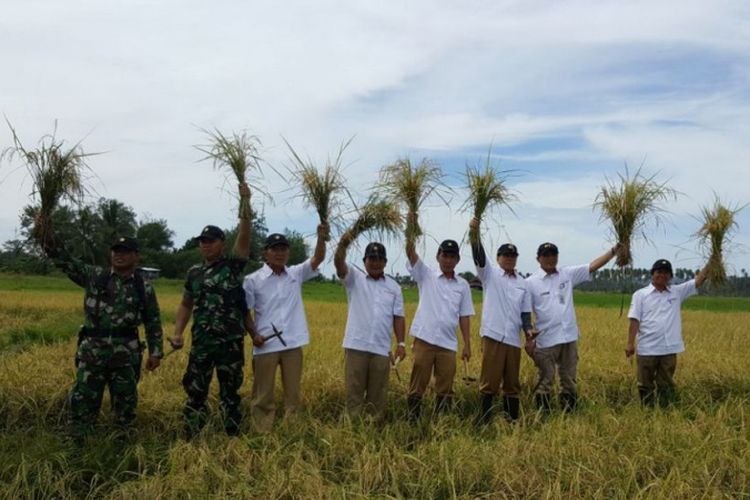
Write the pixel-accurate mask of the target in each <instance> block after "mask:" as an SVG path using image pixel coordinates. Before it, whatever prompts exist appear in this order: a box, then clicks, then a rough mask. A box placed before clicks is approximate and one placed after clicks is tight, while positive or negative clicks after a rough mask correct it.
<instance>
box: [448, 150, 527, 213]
mask: <svg viewBox="0 0 750 500" xmlns="http://www.w3.org/2000/svg"><path fill="white" fill-rule="evenodd" d="M491 154H492V150H490V151H489V152H488V153H487V161H486V162H485V164H484V166H483V167H480V166H478V165H477V166H471V165H467V166H466V174H465V175H466V187H467V190H468V191H469V197H468V198H467V199H466V201H465V202H464V204H463V206H462V207H461V209H462V210H469V209H470V210H471V213H472V215H473V216H474V218H475V219H477V220H478V221H479V222H480V223H481V221H482V218H483V217H484V215H485V213H487V211H489V210H492V209H493V208H496V207H501V206H505V207H508V208H509V209H510V210H511V211H512V210H513V209H512V208H510V202H512V201H515V200H517V199H518V197H517V196H516V195H515V194H514V193H513V192H511V190H510V188H509V187H508V185H507V172H502V171H500V170H499V169H498V168H496V167H494V166H493V165H492V163H491Z"/></svg>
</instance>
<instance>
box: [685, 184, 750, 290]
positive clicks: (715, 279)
mask: <svg viewBox="0 0 750 500" xmlns="http://www.w3.org/2000/svg"><path fill="white" fill-rule="evenodd" d="M744 207H745V206H741V207H728V206H726V205H724V204H723V203H721V200H720V199H719V197H718V196H716V197H715V199H714V204H713V206H705V207H702V208H701V218H700V219H699V220H700V221H702V222H703V225H702V226H701V228H700V229H699V230H698V232H697V233H696V234H695V236H696V238H698V240H699V241H700V243H701V244H702V246H704V248H705V249H706V250H707V251H708V252H707V253H708V254H709V257H708V262H707V264H706V268H705V269H706V279H707V280H708V281H709V282H710V283H711V284H712V285H714V286H719V285H723V284H725V283H726V281H727V272H726V267H725V265H724V255H723V251H724V250H725V249H726V246H727V243H729V242H731V237H732V233H733V232H734V231H735V230H736V229H737V221H736V215H737V213H738V212H739V211H740V210H742V209H743V208H744Z"/></svg>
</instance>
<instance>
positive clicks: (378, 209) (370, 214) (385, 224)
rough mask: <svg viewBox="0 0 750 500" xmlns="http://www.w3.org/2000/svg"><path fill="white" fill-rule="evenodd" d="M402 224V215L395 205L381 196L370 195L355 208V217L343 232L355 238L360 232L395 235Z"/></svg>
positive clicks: (352, 238)
mask: <svg viewBox="0 0 750 500" xmlns="http://www.w3.org/2000/svg"><path fill="white" fill-rule="evenodd" d="M402 225H403V217H402V216H401V212H400V211H399V209H398V206H397V205H394V204H393V203H391V202H390V201H387V200H384V199H382V198H379V197H376V196H371V197H370V199H369V200H367V203H365V204H364V205H363V206H362V207H360V208H359V209H358V210H357V219H356V220H355V221H354V223H353V224H352V225H351V226H349V229H347V231H346V233H345V234H348V235H349V236H350V237H351V240H352V241H354V240H356V239H357V238H358V237H359V235H360V234H362V233H366V232H369V231H376V232H378V233H379V234H381V235H385V236H395V235H396V234H397V233H398V232H399V231H400V230H401V226H402Z"/></svg>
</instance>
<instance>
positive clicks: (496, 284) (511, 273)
mask: <svg viewBox="0 0 750 500" xmlns="http://www.w3.org/2000/svg"><path fill="white" fill-rule="evenodd" d="M469 239H470V240H471V253H472V257H473V258H474V264H475V266H476V269H477V276H478V277H479V279H480V280H481V281H482V289H483V294H482V295H483V298H482V326H481V328H480V329H479V335H480V336H481V337H482V371H481V374H480V377H479V393H480V395H481V405H482V410H481V412H482V413H481V414H480V419H479V422H480V423H482V424H489V423H490V421H491V420H492V412H493V407H494V404H495V398H496V397H497V396H498V394H499V393H500V385H501V384H502V387H503V409H504V413H505V416H506V418H507V419H509V420H510V421H511V422H514V421H516V420H518V417H519V413H520V401H519V395H520V393H521V383H520V381H519V372H520V370H521V329H522V327H523V330H524V331H525V332H527V335H528V336H531V335H532V331H533V328H532V326H531V296H530V294H529V293H528V292H527V290H526V282H525V281H524V279H523V278H522V277H521V276H519V275H518V273H517V272H516V262H517V261H518V248H516V246H515V245H513V244H512V243H505V244H503V245H500V247H499V248H498V249H497V265H493V263H492V262H490V261H488V259H487V256H486V254H485V251H484V246H482V238H481V234H480V228H479V221H478V220H477V219H476V218H475V219H472V221H471V223H469Z"/></svg>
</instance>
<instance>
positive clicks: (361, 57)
mask: <svg viewBox="0 0 750 500" xmlns="http://www.w3.org/2000/svg"><path fill="white" fill-rule="evenodd" d="M0 61H2V62H3V72H2V77H0V112H2V113H3V114H4V115H5V116H6V117H7V118H8V119H9V120H10V121H11V122H12V123H13V124H14V126H15V127H16V129H17V131H18V133H19V135H20V137H21V138H22V140H24V141H25V142H26V143H27V145H33V143H34V142H35V141H36V140H37V139H38V138H39V137H40V136H42V135H43V134H45V133H47V132H50V131H51V130H52V127H53V123H54V120H55V119H57V120H58V122H59V126H58V136H59V137H61V138H65V139H66V140H68V141H77V140H80V139H83V146H84V147H85V149H86V150H87V151H91V152H98V151H105V152H106V154H103V155H101V156H97V157H95V158H92V160H91V166H92V167H93V169H94V171H95V172H96V174H97V176H98V178H99V180H98V181H96V182H95V184H94V188H95V189H96V190H97V192H98V194H99V195H102V196H106V197H110V198H117V199H119V200H121V201H123V202H124V203H126V204H128V205H130V206H132V207H134V209H135V210H136V212H137V213H138V214H139V216H140V217H142V218H146V217H154V218H164V219H166V220H167V221H168V223H169V225H170V227H171V228H173V229H174V230H175V231H176V237H175V240H176V243H177V244H178V245H182V243H183V242H184V241H185V239H187V238H188V237H190V236H192V235H195V234H196V233H197V232H198V231H199V230H200V228H201V227H202V226H203V225H204V224H206V223H214V224H217V225H221V226H224V227H229V226H231V225H232V224H233V223H234V213H235V206H236V202H235V200H234V199H233V198H232V197H231V196H230V195H229V194H228V193H227V192H226V187H225V186H222V178H221V177H220V176H219V175H218V174H217V173H216V172H215V171H213V170H212V169H211V167H210V165H209V164H208V163H200V162H198V161H197V160H199V159H200V158H201V154H200V153H199V152H198V151H196V150H195V149H194V148H193V145H194V144H199V143H201V142H202V141H203V137H202V136H201V133H200V131H199V127H206V128H211V127H218V128H219V129H220V130H222V131H225V132H230V131H232V130H241V129H247V130H249V131H250V132H252V133H254V134H256V135H258V136H259V137H260V138H261V140H262V141H263V157H264V159H265V160H266V161H267V162H268V163H269V164H270V165H273V166H274V167H275V168H277V169H278V170H282V171H283V170H284V167H285V165H286V164H287V153H286V151H285V146H284V144H283V141H282V135H283V137H285V138H287V139H288V140H289V141H290V143H291V144H292V145H293V146H294V147H295V148H296V149H297V150H298V151H299V152H301V153H303V154H304V155H305V156H309V157H310V158H312V159H313V160H315V161H317V162H320V163H321V164H322V163H323V162H324V161H325V159H326V157H327V156H329V155H330V154H334V153H335V152H336V150H337V148H338V146H339V144H340V143H341V142H342V141H343V140H346V139H348V138H349V137H351V136H355V138H354V140H353V142H352V144H351V146H350V147H349V149H348V150H347V151H346V153H345V157H344V162H345V163H346V164H347V168H346V173H347V175H348V178H349V183H350V185H351V188H352V190H353V191H354V192H356V193H358V194H359V195H361V196H362V197H364V196H365V195H366V194H367V190H368V189H369V188H370V186H371V185H372V183H373V181H374V180H375V179H376V177H377V172H378V170H379V168H380V167H381V166H382V165H384V164H386V163H389V162H392V161H394V160H395V159H397V158H398V157H404V156H409V157H411V158H412V159H414V160H419V159H420V158H422V157H429V158H431V159H433V160H435V161H437V162H438V163H440V165H442V167H443V169H444V171H445V172H446V174H447V176H448V182H449V183H450V184H451V185H452V186H454V187H455V188H456V192H455V194H454V197H453V201H452V202H451V205H450V209H448V208H447V207H444V206H440V204H439V203H437V202H436V203H433V204H432V205H431V206H430V207H427V208H426V209H425V211H424V212H423V213H422V214H421V218H422V222H423V224H424V226H425V228H426V230H427V232H428V233H429V237H428V238H426V239H425V241H424V245H423V246H422V252H425V255H428V256H429V259H428V260H429V261H432V258H433V256H434V252H435V248H436V243H435V242H436V241H438V240H442V239H444V238H454V239H461V238H463V237H464V236H465V233H466V226H467V224H468V219H469V216H468V215H467V214H464V213H460V212H458V208H459V206H460V205H461V204H462V203H463V201H464V199H465V193H464V192H463V191H462V189H461V186H462V184H463V180H462V172H463V171H464V168H465V165H466V164H467V163H469V164H476V163H478V162H482V161H484V158H485V157H486V155H487V151H488V148H489V147H490V144H493V150H492V151H493V156H494V162H496V164H498V165H499V166H500V168H503V169H506V170H513V171H514V172H515V173H514V175H513V177H512V178H511V179H510V184H511V187H512V188H513V189H515V190H516V191H517V192H518V194H519V201H518V202H517V203H515V204H514V205H513V208H514V211H515V215H513V214H511V213H510V212H508V211H500V212H499V213H496V214H495V217H494V220H493V221H490V222H489V224H488V227H487V228H486V229H487V230H486V237H485V244H486V245H487V246H488V247H492V248H494V247H496V246H497V245H498V244H499V243H501V242H502V241H507V240H511V241H513V242H514V243H516V244H517V245H518V246H519V248H520V252H521V256H520V258H519V268H520V269H521V270H522V271H524V272H529V271H533V270H534V269H536V267H537V266H536V262H535V260H534V255H535V249H536V247H537V246H538V245H539V243H541V242H543V241H553V242H555V243H557V244H558V246H559V247H560V251H561V255H560V262H561V264H563V265H565V264H578V263H584V262H588V261H590V260H591V259H592V258H594V257H595V256H597V255H598V254H600V253H601V252H603V251H604V250H605V249H607V248H609V247H610V246H611V244H612V241H611V239H610V235H609V234H608V228H607V226H606V225H604V224H600V223H599V222H598V214H597V213H596V212H595V211H593V210H592V208H591V204H592V201H593V199H594V196H595V195H596V193H597V190H598V189H599V187H600V186H601V185H602V184H603V183H604V181H605V178H606V177H610V178H613V177H616V175H617V173H618V172H621V171H623V168H624V165H625V164H628V165H629V166H630V167H631V169H634V168H637V167H638V166H639V165H641V164H642V163H643V165H644V166H643V168H644V171H645V172H647V173H649V174H654V173H657V172H658V175H659V177H660V178H661V179H664V180H669V182H670V184H671V185H672V186H673V187H674V188H675V189H677V190H678V191H680V192H681V193H682V195H681V196H680V197H679V199H678V201H677V202H675V203H671V204H670V205H669V206H668V207H667V208H668V209H669V210H670V212H671V214H670V216H669V221H670V222H669V224H668V225H667V226H665V227H663V228H657V229H653V230H652V231H650V232H649V235H650V236H651V239H652V241H653V245H651V246H649V245H643V244H640V245H637V246H636V248H635V259H636V262H635V264H636V266H640V267H646V266H650V264H651V263H652V262H653V260H655V259H656V258H659V257H666V258H669V259H671V260H672V261H673V263H675V264H676V265H677V266H679V267H690V268H697V267H699V266H700V265H701V263H702V257H701V254H700V253H699V251H698V248H697V246H696V244H695V242H694V241H691V239H690V235H691V234H692V233H694V232H695V231H696V229H697V228H698V222H697V221H696V220H695V218H694V217H695V216H696V215H697V214H698V213H699V210H700V206H701V205H705V204H707V203H710V202H711V200H712V198H713V193H714V192H715V193H717V194H718V195H719V196H720V197H721V198H722V199H724V200H726V201H729V202H732V203H745V202H748V201H750V190H749V189H748V187H750V182H748V180H747V173H748V169H750V141H749V140H748V139H749V138H750V65H749V64H748V63H749V62H750V3H748V2H747V1H745V0H738V1H721V0H712V1H704V2H690V1H687V2H686V1H685V0H680V1H660V2H653V1H632V2H621V1H611V2H607V1H577V2H576V1H571V2H561V1H517V2H511V1H493V2H487V1H485V2H476V1H464V2H454V1H443V2H426V1H410V2H331V1H323V0H319V1H317V2H300V1H287V2H276V1H273V2H270V1H269V2H236V1H234V2H229V1H214V2H196V1H186V0H180V1H160V2H151V1H132V0H131V1H127V2H124V1H122V2H114V1H111V2H107V1H101V0H98V1H94V0H90V1H80V0H67V1H64V2H60V1H35V0H23V1H15V0H11V1H6V2H4V3H3V14H2V16H1V17H0ZM10 141H11V134H10V132H9V130H8V129H7V127H6V126H5V125H4V124H2V126H0V144H2V145H3V146H7V145H9V144H10ZM0 180H1V181H2V184H0V194H1V195H0V241H5V240H7V239H10V238H13V237H15V235H16V228H17V223H18V213H19V211H20V209H21V207H22V206H23V205H24V204H26V203H27V202H28V196H29V193H30V191H31V185H30V182H29V181H28V179H27V178H25V176H24V172H23V170H21V169H18V168H17V165H12V164H8V163H3V164H2V165H0ZM262 183H263V184H264V186H265V187H266V189H267V190H268V191H269V192H270V193H272V194H273V195H274V199H275V205H271V204H270V203H268V202H264V201H263V200H262V198H261V197H260V196H256V197H255V199H254V200H253V203H254V205H255V207H256V209H259V210H261V211H263V212H264V214H265V217H266V220H267V223H268V227H269V229H270V230H271V231H281V230H283V229H284V228H285V227H287V228H292V229H296V230H298V231H300V232H302V233H304V234H312V233H313V232H314V229H315V225H316V223H317V221H316V220H315V217H314V215H313V212H311V211H310V210H309V209H307V208H306V207H304V206H302V205H301V203H300V201H299V200H297V199H294V198H293V197H292V193H291V192H290V191H289V190H288V189H287V187H288V186H287V184H286V183H285V181H284V180H283V179H281V178H280V177H279V176H277V175H276V174H275V173H274V172H273V171H272V170H271V169H270V168H267V169H266V170H265V175H264V178H263V179H262ZM738 222H739V224H740V232H739V234H738V235H737V236H736V238H735V243H736V245H735V248H733V249H730V250H731V252H730V253H729V254H728V255H727V260H728V263H729V266H730V272H732V271H735V272H739V271H740V270H741V269H743V268H745V269H749V270H750V257H749V255H750V254H749V253H748V247H749V246H750V238H749V237H748V236H747V228H748V227H750V210H746V211H744V212H743V213H742V214H741V216H740V217H739V221H738ZM608 239H609V241H608ZM363 247H364V245H363V244H362V245H360V249H361V248H363ZM388 247H389V251H390V253H391V256H392V257H391V259H390V262H389V271H390V272H392V273H396V272H400V273H402V274H403V273H404V263H405V259H404V257H403V251H402V249H401V242H400V241H394V242H390V243H388ZM356 252H357V255H356V260H357V261H359V259H360V255H359V252H360V250H356ZM464 252H465V254H464V257H465V258H464V260H463V261H462V262H461V269H462V270H470V269H471V259H470V255H469V249H468V247H467V246H465V247H464ZM331 272H332V266H330V264H329V265H327V267H326V273H327V274H330V273H331Z"/></svg>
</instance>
